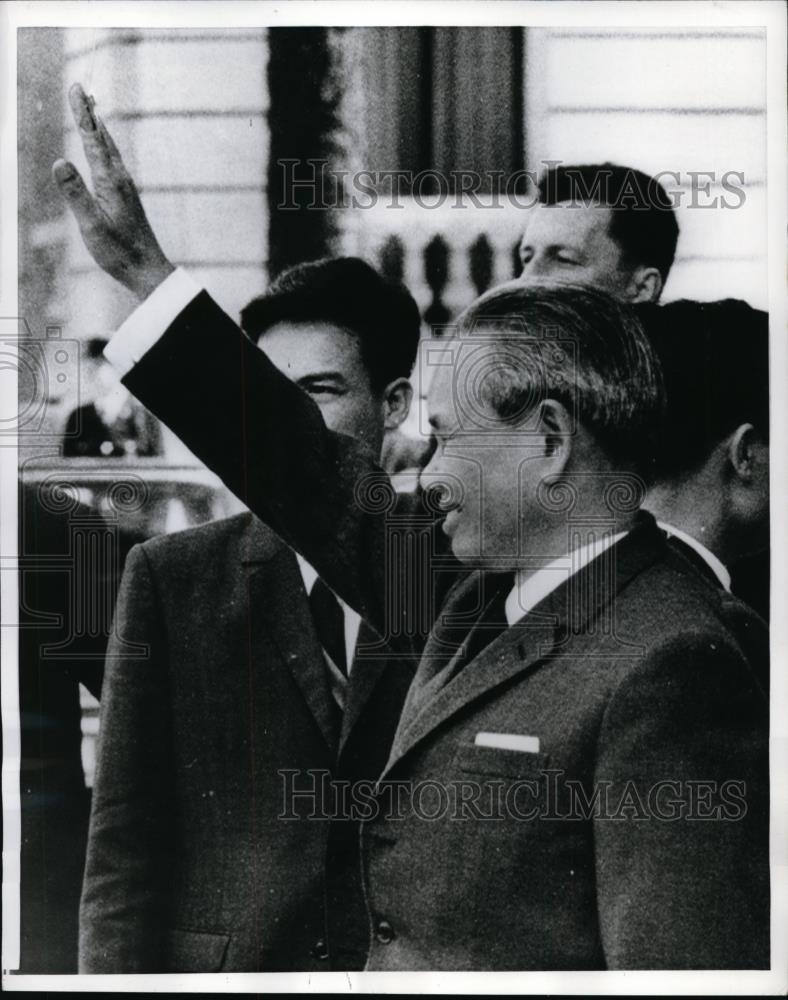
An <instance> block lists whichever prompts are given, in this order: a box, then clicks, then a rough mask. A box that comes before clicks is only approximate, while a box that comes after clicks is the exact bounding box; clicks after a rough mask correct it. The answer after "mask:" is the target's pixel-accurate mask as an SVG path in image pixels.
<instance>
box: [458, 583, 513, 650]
mask: <svg viewBox="0 0 788 1000" xmlns="http://www.w3.org/2000/svg"><path fill="white" fill-rule="evenodd" d="M513 582H514V577H513V574H510V573H502V574H500V576H499V579H497V580H496V583H497V590H496V592H495V595H494V597H493V599H492V600H491V601H490V602H489V604H488V605H487V607H486V608H485V609H484V611H483V612H482V614H481V615H480V616H479V618H478V620H477V622H476V624H475V625H474V626H473V628H472V629H471V631H470V632H469V633H468V638H467V639H466V640H465V642H464V643H463V645H464V647H465V652H464V654H463V655H462V656H461V657H460V660H459V662H458V663H457V665H456V669H462V667H464V666H465V664H466V663H470V662H471V660H475V659H476V657H477V656H478V655H479V653H481V651H482V650H483V649H484V648H485V647H487V646H489V645H490V643H491V642H492V641H493V639H497V638H498V636H499V635H501V633H502V632H505V631H506V629H507V628H508V627H509V623H508V622H507V620H506V598H507V597H508V596H509V593H510V592H511V589H512V586H513Z"/></svg>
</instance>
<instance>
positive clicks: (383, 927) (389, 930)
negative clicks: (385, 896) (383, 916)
mask: <svg viewBox="0 0 788 1000" xmlns="http://www.w3.org/2000/svg"><path fill="white" fill-rule="evenodd" d="M375 937H376V938H377V939H378V941H380V943H381V944H391V942H392V941H393V940H394V938H395V937H396V935H395V933H394V928H393V927H392V926H391V924H390V923H389V922H388V920H378V925H377V927H376V928H375Z"/></svg>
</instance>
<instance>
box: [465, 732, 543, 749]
mask: <svg viewBox="0 0 788 1000" xmlns="http://www.w3.org/2000/svg"><path fill="white" fill-rule="evenodd" d="M473 742H474V744H475V745H476V746H477V747H495V748H496V749H498V750H519V751H520V753H539V737H538V736H521V735H520V734H519V733H477V734H476V739H475V740H474V741H473Z"/></svg>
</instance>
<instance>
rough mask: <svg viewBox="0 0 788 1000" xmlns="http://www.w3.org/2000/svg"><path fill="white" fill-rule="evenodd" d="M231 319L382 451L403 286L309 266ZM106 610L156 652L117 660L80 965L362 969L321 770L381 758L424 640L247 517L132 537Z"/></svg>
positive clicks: (345, 268) (408, 340)
mask: <svg viewBox="0 0 788 1000" xmlns="http://www.w3.org/2000/svg"><path fill="white" fill-rule="evenodd" d="M242 322H243V326H244V328H245V330H246V332H247V334H248V335H249V336H250V337H251V338H252V339H253V340H255V341H256V343H257V344H258V345H259V347H260V348H261V349H262V351H264V352H265V354H266V355H267V357H268V358H269V359H270V361H271V362H272V363H273V364H274V365H275V366H276V368H277V369H278V370H279V371H281V372H282V373H284V374H285V375H286V376H287V377H288V379H289V382H288V383H287V384H288V385H289V386H290V385H292V386H293V387H294V388H293V391H294V392H295V393H296V394H297V395H298V396H302V395H303V397H304V399H307V398H309V399H311V400H312V401H313V404H316V411H317V412H318V413H319V414H320V417H322V420H323V421H324V422H325V426H326V427H328V428H330V429H331V430H332V431H333V432H335V433H336V434H337V435H338V436H339V437H340V438H343V437H345V436H346V435H347V436H349V437H352V438H353V439H355V440H356V441H358V442H360V443H361V445H363V452H364V454H367V455H368V456H369V461H370V462H373V461H375V460H376V459H377V456H378V455H379V454H380V450H381V446H382V442H383V437H384V434H385V433H387V432H388V431H390V430H392V429H394V428H396V427H397V426H398V424H399V423H400V422H401V421H402V420H403V419H404V418H405V416H406V415H407V412H408V407H409V405H410V399H411V387H410V383H409V382H408V381H407V377H408V375H409V374H410V370H411V368H412V367H413V362H414V359H415V355H416V349H417V345H418V339H419V325H420V319H419V313H418V309H417V307H416V304H415V302H414V301H413V299H412V298H411V296H410V295H409V293H408V292H407V291H406V290H405V289H404V288H403V287H401V286H397V285H393V284H391V283H389V282H387V281H385V280H384V279H383V278H382V277H381V276H380V275H379V274H378V273H377V272H376V271H374V270H373V269H372V268H371V267H370V266H369V265H367V264H365V263H364V262H363V261H361V260H359V259H355V258H343V259H338V260H323V261H317V262H313V263H309V264H304V265H300V266H298V267H296V268H293V269H292V270H290V271H286V272H284V273H283V274H282V275H280V276H279V277H278V278H277V279H276V281H274V282H273V283H272V285H271V286H270V288H269V290H268V291H267V292H266V294H265V295H262V296H261V297H259V298H257V299H255V300H254V301H253V302H251V303H249V305H247V306H246V308H245V309H244V310H243V312H242ZM222 374H223V373H222V372H220V371H217V378H218V379H222ZM224 374H225V375H226V374H227V373H224ZM236 382H237V377H235V378H233V376H227V384H228V387H233V386H235V384H236ZM295 387H297V388H295ZM220 394H221V390H220ZM247 402H248V405H249V406H250V407H251V408H253V407H254V401H253V400H251V399H250V400H248V401H247ZM203 404H204V405H209V404H208V403H207V401H203ZM310 405H311V404H310ZM278 417H279V419H280V420H281V421H283V422H284V423H286V422H287V421H288V419H289V412H288V410H287V409H283V410H282V411H281V412H280V413H279V414H278ZM215 429H216V432H217V433H218V434H219V436H220V437H222V436H224V435H225V434H226V433H227V428H224V427H216V428H215ZM232 433H233V435H235V434H238V433H242V429H241V428H240V427H238V428H236V429H235V430H234V431H233V432H232ZM224 447H225V448H227V449H228V450H229V451H232V448H233V446H232V444H231V442H230V441H229V440H227V439H225V440H224ZM283 458H284V460H285V463H286V465H296V464H301V463H304V464H307V465H308V462H309V459H308V457H307V456H306V455H304V454H298V453H293V454H292V455H289V456H283ZM247 472H248V475H249V476H251V477H254V476H255V469H254V468H252V467H250V468H249V469H248V470H247ZM266 490H267V492H269V493H270V495H271V496H272V497H274V496H276V486H275V483H274V482H271V483H270V484H269V485H267V487H266ZM310 500H311V502H315V501H316V500H317V501H318V502H319V497H317V496H316V495H315V494H314V493H313V494H312V495H311V497H310ZM392 516H393V518H394V519H395V523H397V524H400V523H402V521H403V518H404V519H405V523H406V524H410V525H411V531H410V536H411V540H412V539H413V537H419V536H421V535H424V536H425V537H426V539H427V541H429V539H430V538H431V531H430V527H429V525H430V522H431V521H432V520H434V515H432V516H431V517H430V516H429V515H428V512H426V511H422V512H421V516H420V517H419V516H418V513H417V511H416V498H413V497H410V498H409V497H406V496H403V497H401V498H400V501H399V503H398V504H397V505H396V507H395V508H393V510H392ZM400 534H401V535H403V537H404V534H408V532H407V531H405V532H404V534H403V533H402V532H401V533H400ZM396 535H397V533H396V532H392V539H393V544H394V543H396ZM422 544H424V542H422ZM116 617H117V624H118V627H117V629H116V631H117V633H118V635H120V636H122V637H123V639H124V640H125V641H126V642H127V643H128V642H132V643H134V644H136V645H135V648H139V644H144V646H146V647H147V648H148V650H149V653H148V656H147V658H145V659H144V660H137V661H135V660H134V659H131V658H130V657H129V656H128V655H126V656H123V655H120V656H118V650H117V649H116V648H115V647H116V643H115V642H113V644H112V645H111V647H110V651H109V652H110V658H109V660H108V665H107V673H106V679H105V682H104V690H103V696H102V705H101V734H100V739H99V750H98V755H97V770H96V780H95V788H94V800H93V809H92V813H91V825H90V838H89V845H88V855H87V867H86V874H85V884H84V890H83V897H82V915H81V924H80V967H81V969H82V971H84V972H164V971H185V972H197V971H211V970H215V969H218V968H220V967H221V968H224V969H227V970H231V971H252V970H260V969H263V970H268V971H271V970H278V971H283V970H284V971H295V970H303V971H309V970H317V969H325V968H326V967H327V963H328V959H329V949H330V950H331V955H330V958H331V962H332V964H333V965H334V967H336V968H343V969H346V968H361V967H362V966H363V962H364V957H365V954H366V950H367V923H366V915H365V910H364V905H363V896H362V889H361V884H360V869H359V860H358V836H357V827H356V824H355V822H353V821H347V820H344V821H343V819H342V816H341V812H342V807H341V804H338V803H336V802H335V801H334V799H333V798H332V793H331V791H330V788H329V778H333V779H334V780H336V781H337V782H342V781H345V782H348V783H349V784H353V785H355V784H357V783H358V782H360V781H364V780H366V781H368V782H369V783H370V784H371V783H372V782H373V781H374V779H375V778H376V777H377V775H378V774H379V772H380V771H381V769H382V767H383V764H384V763H385V760H386V757H387V754H388V750H389V747H390V744H391V739H392V736H393V733H394V728H395V726H396V723H397V719H398V716H399V711H400V709H401V706H402V702H403V699H404V696H405V692H406V690H407V687H408V684H409V682H410V679H411V677H412V674H413V670H414V667H415V662H416V661H415V657H416V655H417V652H418V649H419V648H420V637H419V635H418V634H417V633H416V632H415V631H414V630H413V629H411V630H410V632H409V634H408V635H406V636H405V640H406V641H409V642H410V643H411V644H412V648H410V649H405V650H404V653H403V647H402V646H400V649H399V651H398V652H396V651H394V650H393V649H392V648H391V646H390V645H388V644H387V643H386V642H385V636H383V637H381V636H378V635H376V633H375V632H373V630H372V629H371V628H370V627H369V626H367V625H366V624H365V623H363V622H362V621H361V619H360V615H359V614H358V613H357V611H356V610H354V609H353V608H352V607H350V606H349V605H348V604H346V603H345V602H344V601H343V600H341V599H338V598H337V596H336V595H335V594H334V593H333V592H332V590H331V589H330V588H329V587H328V586H327V585H326V583H325V582H324V581H323V579H322V578H321V577H319V576H318V573H317V571H316V570H315V569H313V567H312V566H311V565H310V564H309V563H308V562H307V561H306V560H305V559H303V558H302V557H301V556H298V555H296V554H295V553H294V552H293V551H292V549H290V548H288V546H287V545H285V543H284V542H282V541H281V540H280V539H279V538H278V537H277V536H276V535H275V534H274V532H273V531H271V530H270V529H269V528H267V527H266V526H265V525H263V524H262V523H261V522H260V521H257V520H256V519H255V518H253V517H252V516H251V515H249V514H241V515H238V516H236V517H234V518H230V519H228V520H224V521H219V522H216V523H214V524H209V525H205V526H202V527H199V528H196V529H193V530H190V531H186V532H180V533H177V534H174V535H170V536H167V537H163V538H158V539H154V540H152V541H150V542H147V543H145V544H144V545H142V546H139V547H138V548H136V549H134V550H133V551H132V553H131V556H130V559H129V563H128V569H127V571H126V573H125V576H124V579H123V584H122V588H121V594H120V598H119V602H118V607H117V611H116ZM408 653H409V655H407V654H408ZM290 799H292V802H291V801H290ZM334 812H337V815H338V818H337V819H335V820H334V821H330V819H331V817H332V815H333V814H334ZM310 815H311V816H312V819H311V820H309V819H304V817H309V816H310ZM288 818H289V819H290V822H288ZM294 820H301V822H293V821H294Z"/></svg>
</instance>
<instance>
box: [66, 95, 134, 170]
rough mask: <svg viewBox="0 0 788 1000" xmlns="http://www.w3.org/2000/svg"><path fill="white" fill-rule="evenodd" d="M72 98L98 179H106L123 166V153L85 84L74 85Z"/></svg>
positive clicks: (74, 112) (84, 146) (80, 131)
mask: <svg viewBox="0 0 788 1000" xmlns="http://www.w3.org/2000/svg"><path fill="white" fill-rule="evenodd" d="M68 100H69V104H70V105H71V113H72V115H73V116H74V121H75V123H76V126H77V129H78V131H79V137H80V139H81V140H82V148H83V149H84V151H85V157H86V159H87V161H88V166H89V167H90V173H91V175H92V177H93V179H94V181H98V180H100V179H102V180H103V179H106V178H108V177H110V176H111V175H112V174H113V173H115V172H116V171H117V170H118V169H123V161H122V160H121V158H120V153H118V150H117V147H116V146H115V143H114V142H113V141H112V139H111V138H110V135H109V132H108V131H107V129H106V127H105V126H104V124H103V123H102V122H101V121H99V119H98V117H97V116H96V114H95V112H94V110H93V99H92V98H90V97H88V96H87V94H86V93H85V91H84V90H83V89H82V85H81V84H79V83H75V84H74V85H73V86H72V87H70V89H69V92H68Z"/></svg>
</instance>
